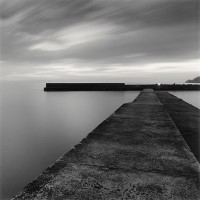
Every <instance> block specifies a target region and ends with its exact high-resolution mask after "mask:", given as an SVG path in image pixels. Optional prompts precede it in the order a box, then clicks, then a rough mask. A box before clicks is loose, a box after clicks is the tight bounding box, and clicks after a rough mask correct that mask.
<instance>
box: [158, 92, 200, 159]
mask: <svg viewBox="0 0 200 200" xmlns="http://www.w3.org/2000/svg"><path fill="white" fill-rule="evenodd" d="M156 95H157V96H158V99H159V100H160V102H161V103H162V104H163V106H164V108H165V109H167V112H168V113H169V115H170V116H171V118H172V120H173V121H174V123H175V124H176V126H177V128H178V129H179V131H180V133H181V134H182V136H183V137H184V139H185V141H186V143H187V144H188V146H189V147H190V149H191V151H192V152H193V154H194V156H195V157H196V159H197V160H198V161H199V162H200V110H199V109H198V108H196V107H194V106H192V105H190V104H188V103H186V102H185V101H183V100H182V99H179V98H177V97H176V96H174V95H172V94H170V93H168V92H161V91H157V92H156Z"/></svg>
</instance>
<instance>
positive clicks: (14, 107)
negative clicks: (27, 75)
mask: <svg viewBox="0 0 200 200" xmlns="http://www.w3.org/2000/svg"><path fill="white" fill-rule="evenodd" d="M43 87H44V84H38V83H27V82H24V83H23V84H22V83H19V82H18V83H4V84H3V85H1V103H0V106H1V143H0V144H1V147H0V148H1V199H9V198H11V197H12V196H13V195H15V194H16V193H17V192H19V191H20V190H21V189H22V188H23V187H24V186H25V185H26V184H27V183H29V182H30V181H31V180H32V179H34V178H35V177H36V176H38V175H39V174H40V173H41V172H42V171H43V170H44V169H46V168H47V167H48V166H49V165H50V164H52V163H54V162H55V160H57V159H58V158H59V157H60V156H62V155H63V154H65V153H66V152H67V151H68V150H69V149H70V148H72V147H73V146H74V145H75V144H77V143H78V142H79V141H80V140H81V139H82V138H84V137H85V136H86V135H87V134H88V133H89V132H90V131H92V130H93V129H94V128H95V127H96V126H97V125H98V124H100V123H101V122H102V121H103V120H104V119H105V118H106V117H108V116H109V115H110V114H112V113H113V112H114V111H115V110H116V109H117V108H118V107H119V106H121V105H122V104H123V103H125V102H131V101H133V99H134V98H135V97H136V96H137V95H138V93H139V92H134V91H133V92H48V93H47V92H43Z"/></svg>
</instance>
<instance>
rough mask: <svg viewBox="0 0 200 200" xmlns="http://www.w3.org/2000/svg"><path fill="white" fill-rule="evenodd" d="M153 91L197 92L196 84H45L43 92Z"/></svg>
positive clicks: (199, 88)
mask: <svg viewBox="0 0 200 200" xmlns="http://www.w3.org/2000/svg"><path fill="white" fill-rule="evenodd" d="M150 88H151V89H154V90H181V91H182V90H199V91H200V85H197V84H195V85H194V84H146V85H145V84H143V85H126V84H125V83H46V87H45V88H44V91H47V92H48V91H49V92H50V91H54V92H55V91H134V90H138V91H140V90H143V89H150Z"/></svg>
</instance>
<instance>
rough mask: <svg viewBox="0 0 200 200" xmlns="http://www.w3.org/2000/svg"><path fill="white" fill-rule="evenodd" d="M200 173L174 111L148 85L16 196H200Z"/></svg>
mask: <svg viewBox="0 0 200 200" xmlns="http://www.w3.org/2000/svg"><path fill="white" fill-rule="evenodd" d="M199 175H200V169H199V163H198V161H197V160H196V158H195V157H194V155H193V153H192V152H191V150H190V148H189V147H188V145H187V144H186V142H185V140H184V139H183V137H182V135H181V134H180V132H179V130H178V129H177V127H176V125H175V124H174V122H173V121H172V119H171V117H170V115H169V114H168V113H167V112H166V109H165V107H164V106H163V105H162V104H161V102H160V100H159V99H158V98H157V95H156V93H155V92H154V91H153V90H151V89H146V90H143V91H142V92H141V93H140V94H139V95H138V97H137V98H136V99H135V100H134V102H132V103H128V104H124V105H122V106H121V107H120V108H119V109H118V110H117V111H116V112H115V113H113V114H112V115H111V116H110V117H109V118H107V119H106V120H105V121H103V122H102V123H101V124H100V125H99V126H98V127H97V128H96V129H95V130H94V131H92V132H91V133H90V134H89V135H88V136H87V137H86V138H84V139H83V140H82V141H81V142H80V143H79V144H78V145H76V146H75V147H74V148H73V149H72V150H71V151H69V152H68V153H67V154H65V155H64V156H62V157H61V158H60V159H59V160H58V161H56V163H55V164H54V165H52V166H50V167H49V168H47V169H46V170H45V171H44V172H43V173H42V174H41V175H40V176H39V177H38V178H36V179H35V180H34V181H33V182H31V183H30V184H28V185H27V186H26V187H25V188H24V190H23V191H22V192H20V193H19V194H18V195H16V196H15V197H14V199H16V200H17V199H20V200H21V199H35V200H40V199H41V200H44V199H55V200H59V199H60V200H61V199H70V200H72V199H77V200H79V199H80V200H84V199H85V200H86V199H87V200H89V199H95V200H96V199H109V200H114V199H115V200H118V199H124V200H125V199H142V200H143V199H148V200H149V199H152V200H156V199H158V200H160V199H163V200H165V199H166V200H167V199H174V200H175V199H180V200H183V199H188V200H189V199H190V200H191V199H199V198H200V193H199V187H200V185H199Z"/></svg>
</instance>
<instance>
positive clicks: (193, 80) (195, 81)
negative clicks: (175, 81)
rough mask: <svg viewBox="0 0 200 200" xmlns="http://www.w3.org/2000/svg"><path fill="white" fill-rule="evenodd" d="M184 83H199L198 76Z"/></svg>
mask: <svg viewBox="0 0 200 200" xmlns="http://www.w3.org/2000/svg"><path fill="white" fill-rule="evenodd" d="M186 83H200V76H197V77H196V78H194V79H192V80H187V81H186Z"/></svg>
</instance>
